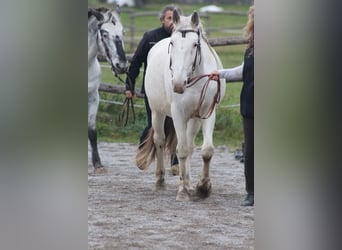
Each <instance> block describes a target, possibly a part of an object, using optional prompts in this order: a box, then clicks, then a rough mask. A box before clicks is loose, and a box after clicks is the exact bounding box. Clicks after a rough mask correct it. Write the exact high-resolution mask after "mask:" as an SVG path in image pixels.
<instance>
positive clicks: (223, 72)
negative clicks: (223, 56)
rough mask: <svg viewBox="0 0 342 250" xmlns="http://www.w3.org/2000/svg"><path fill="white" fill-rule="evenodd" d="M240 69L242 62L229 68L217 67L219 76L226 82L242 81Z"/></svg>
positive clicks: (241, 68) (241, 69)
mask: <svg viewBox="0 0 342 250" xmlns="http://www.w3.org/2000/svg"><path fill="white" fill-rule="evenodd" d="M242 71H243V63H242V64H241V65H240V66H237V67H234V68H229V69H219V70H218V73H219V76H220V78H224V79H226V81H227V82H236V81H242Z"/></svg>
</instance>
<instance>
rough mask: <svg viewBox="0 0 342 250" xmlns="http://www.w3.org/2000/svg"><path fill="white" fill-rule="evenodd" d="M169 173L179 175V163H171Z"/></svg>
mask: <svg viewBox="0 0 342 250" xmlns="http://www.w3.org/2000/svg"><path fill="white" fill-rule="evenodd" d="M170 173H171V175H173V176H176V175H179V165H178V164H177V165H173V166H171V169H170Z"/></svg>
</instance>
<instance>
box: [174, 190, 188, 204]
mask: <svg viewBox="0 0 342 250" xmlns="http://www.w3.org/2000/svg"><path fill="white" fill-rule="evenodd" d="M176 201H190V193H189V192H188V191H187V190H185V189H183V190H181V191H178V193H177V196H176Z"/></svg>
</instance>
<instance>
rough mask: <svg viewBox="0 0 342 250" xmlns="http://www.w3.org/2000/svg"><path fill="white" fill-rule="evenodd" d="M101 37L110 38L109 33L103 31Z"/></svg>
mask: <svg viewBox="0 0 342 250" xmlns="http://www.w3.org/2000/svg"><path fill="white" fill-rule="evenodd" d="M101 35H102V36H103V38H107V37H108V33H107V32H106V31H104V30H101Z"/></svg>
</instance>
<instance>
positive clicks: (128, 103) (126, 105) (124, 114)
mask: <svg viewBox="0 0 342 250" xmlns="http://www.w3.org/2000/svg"><path fill="white" fill-rule="evenodd" d="M126 75H127V79H128V81H129V85H130V87H131V89H132V81H131V79H130V78H129V75H128V74H127V72H126ZM115 77H117V78H118V79H119V80H120V81H121V82H122V83H124V84H126V82H125V81H124V80H122V79H121V78H120V76H119V75H117V74H115ZM131 91H132V92H133V90H131ZM130 108H131V110H132V115H133V123H134V122H135V111H134V103H133V98H128V97H126V98H125V100H124V102H123V103H122V111H121V115H120V116H119V122H121V124H122V126H123V127H126V125H127V123H128V117H129V113H130V112H129V109H130Z"/></svg>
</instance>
